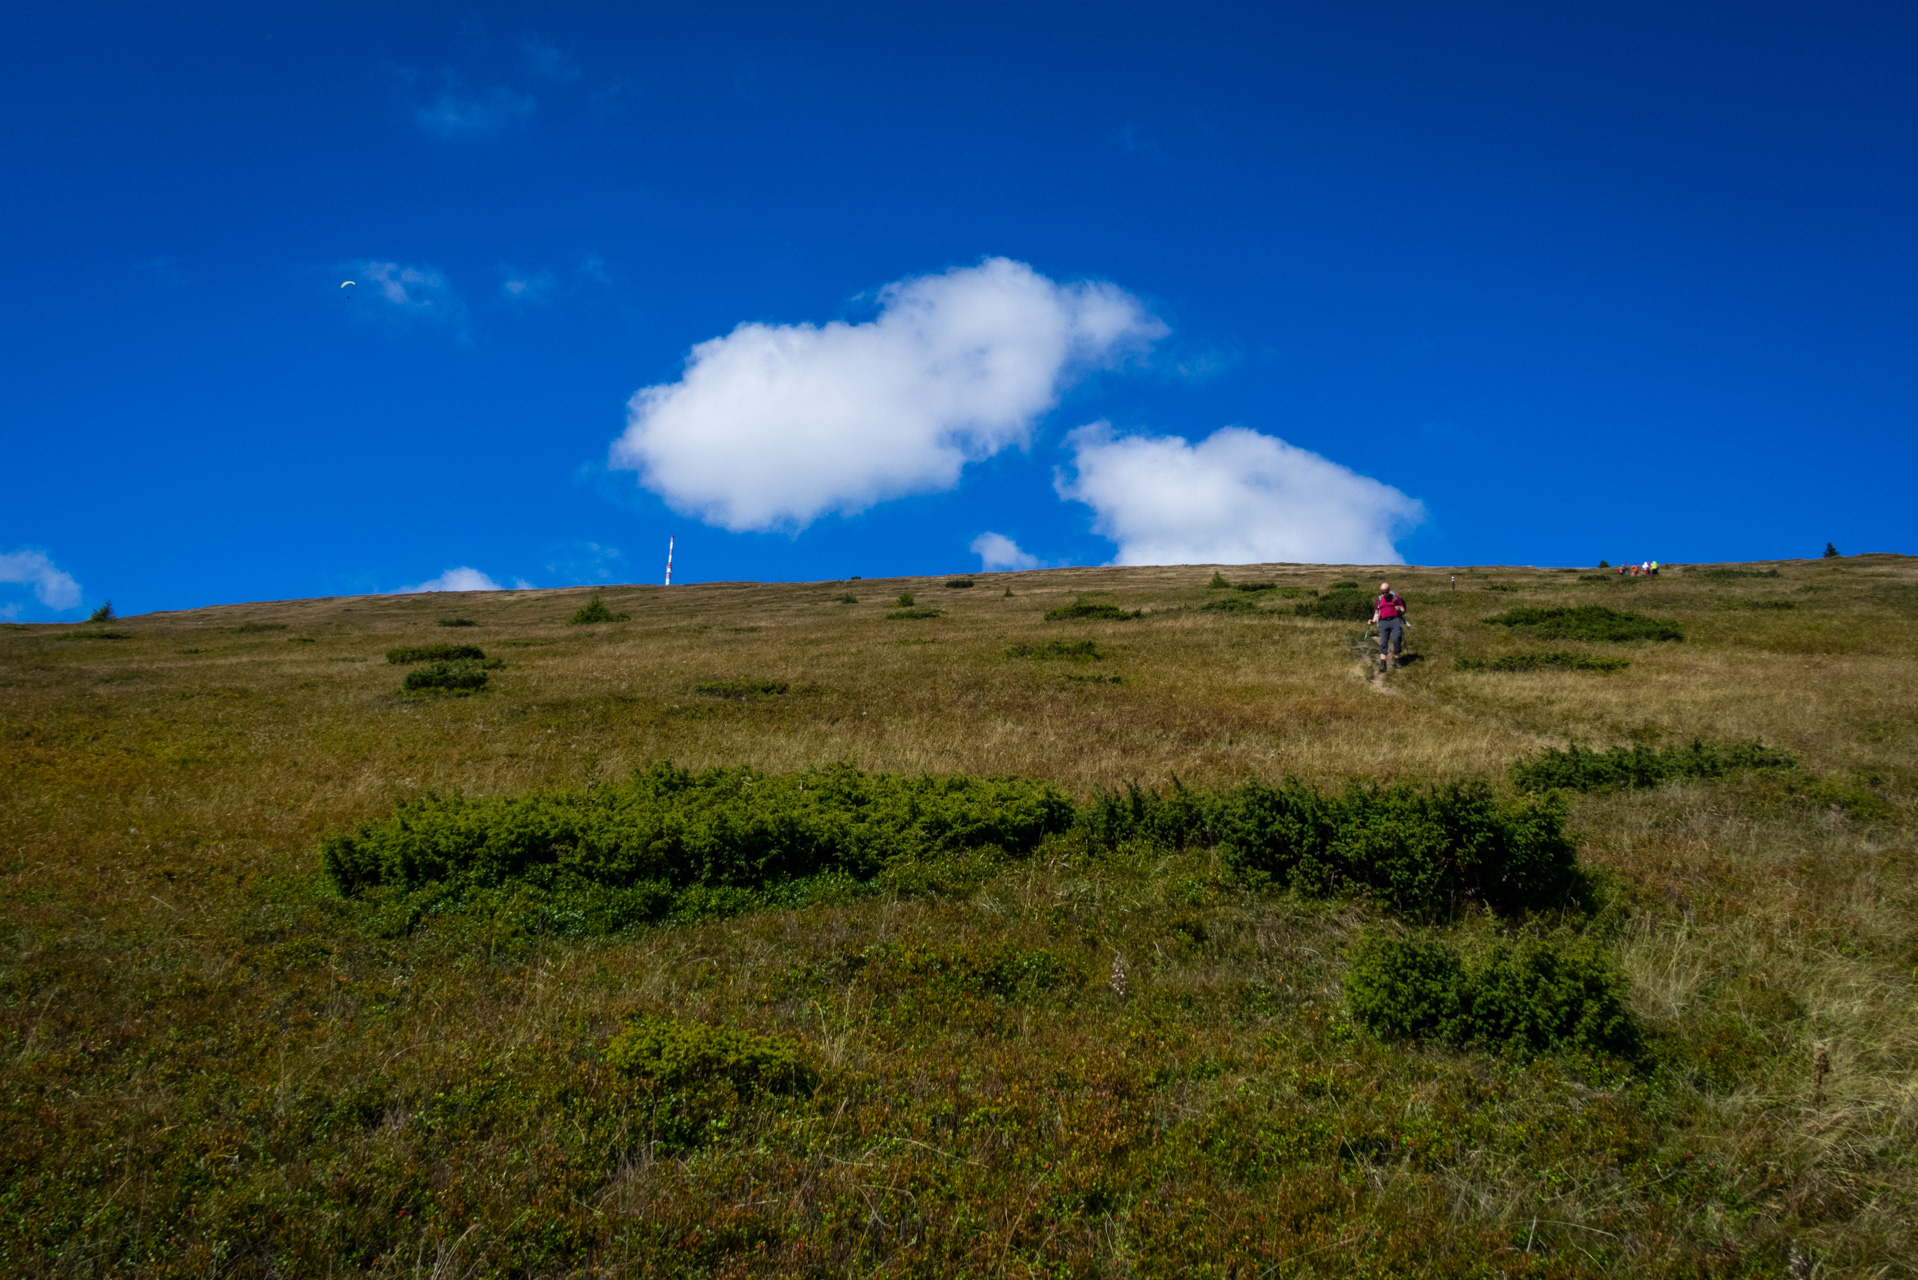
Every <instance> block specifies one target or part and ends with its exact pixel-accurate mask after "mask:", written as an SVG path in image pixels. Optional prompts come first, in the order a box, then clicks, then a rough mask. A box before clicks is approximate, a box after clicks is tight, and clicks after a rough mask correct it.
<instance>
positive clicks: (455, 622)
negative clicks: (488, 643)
mask: <svg viewBox="0 0 1918 1280" xmlns="http://www.w3.org/2000/svg"><path fill="white" fill-rule="evenodd" d="M439 625H440V626H442V627H477V626H478V625H479V623H477V622H475V621H473V620H472V619H471V618H441V619H440V620H439Z"/></svg>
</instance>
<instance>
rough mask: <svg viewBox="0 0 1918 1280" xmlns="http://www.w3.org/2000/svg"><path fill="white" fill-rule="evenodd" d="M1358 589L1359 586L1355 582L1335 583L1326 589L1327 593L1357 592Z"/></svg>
mask: <svg viewBox="0 0 1918 1280" xmlns="http://www.w3.org/2000/svg"><path fill="white" fill-rule="evenodd" d="M1358 589H1359V584H1358V583H1356V582H1335V583H1333V584H1332V585H1331V586H1329V587H1327V588H1326V590H1327V591H1357V590H1358Z"/></svg>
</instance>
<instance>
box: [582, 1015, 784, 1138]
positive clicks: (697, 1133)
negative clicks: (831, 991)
mask: <svg viewBox="0 0 1918 1280" xmlns="http://www.w3.org/2000/svg"><path fill="white" fill-rule="evenodd" d="M606 1064H607V1065H608V1066H609V1067H611V1068H612V1069H613V1070H614V1071H615V1072H616V1073H618V1074H619V1075H621V1076H624V1077H625V1078H627V1079H628V1080H631V1081H632V1082H633V1083H634V1085H635V1086H637V1088H638V1089H639V1090H640V1092H641V1098H642V1101H641V1105H640V1107H639V1114H638V1117H637V1119H638V1121H639V1124H640V1126H641V1127H642V1129H643V1131H644V1132H645V1133H646V1136H647V1137H649V1138H650V1139H651V1140H652V1141H654V1142H656V1143H659V1144H661V1145H662V1146H664V1147H665V1148H666V1149H667V1150H675V1149H685V1148H688V1147H695V1146H699V1145H701V1144H702V1143H704V1142H706V1141H708V1140H709V1139H712V1138H716V1137H719V1136H721V1135H723V1134H724V1133H725V1132H726V1131H728V1130H729V1129H731V1128H732V1127H733V1124H734V1123H735V1116H736V1115H737V1113H738V1112H739V1110H740V1108H741V1107H742V1106H744V1105H746V1104H747V1103H750V1102H752V1101H753V1100H754V1099H756V1098H758V1097H761V1096H764V1095H786V1096H801V1097H803V1096H805V1095H808V1094H811V1093H812V1092H813V1090H814V1089H815V1088H817V1087H818V1083H819V1075H818V1072H817V1071H815V1070H814V1069H813V1067H812V1065H811V1064H810V1063H809V1062H808V1061H807V1055H806V1052H805V1049H804V1046H803V1045H801V1044H800V1042H799V1041H797V1040H794V1039H792V1038H790V1037H787V1036H780V1035H762V1034H760V1033H758V1032H755V1031H745V1030H741V1029H738V1028H734V1027H715V1026H710V1025H708V1024H706V1023H703V1022H690V1021H686V1020H684V1019H680V1018H673V1017H667V1016H663V1015H659V1014H645V1015H642V1016H640V1017H638V1018H636V1019H634V1020H633V1021H632V1022H630V1023H628V1024H627V1026H626V1027H625V1029H624V1030H622V1031H621V1032H620V1033H619V1034H618V1035H616V1036H614V1037H613V1039H612V1040H611V1041H610V1042H609V1043H608V1044H607V1046H606Z"/></svg>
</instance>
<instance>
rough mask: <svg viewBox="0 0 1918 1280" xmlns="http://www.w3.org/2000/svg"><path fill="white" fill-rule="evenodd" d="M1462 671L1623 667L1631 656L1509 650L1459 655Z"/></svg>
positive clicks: (1627, 664) (1577, 669) (1458, 664)
mask: <svg viewBox="0 0 1918 1280" xmlns="http://www.w3.org/2000/svg"><path fill="white" fill-rule="evenodd" d="M1456 665H1457V667H1458V669H1459V670H1460V671H1606V672H1610V671H1623V670H1624V669H1625V668H1627V667H1629V666H1631V665H1632V663H1631V659H1629V658H1600V657H1596V656H1594V655H1592V654H1589V653H1564V652H1561V651H1557V650H1554V651H1553V652H1551V653H1508V654H1504V655H1503V656H1501V657H1497V658H1459V659H1457V661H1456Z"/></svg>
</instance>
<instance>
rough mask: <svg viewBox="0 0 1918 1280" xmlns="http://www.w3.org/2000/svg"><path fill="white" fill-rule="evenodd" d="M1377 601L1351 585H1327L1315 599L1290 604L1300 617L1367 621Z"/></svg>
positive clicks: (1331, 620)
mask: <svg viewBox="0 0 1918 1280" xmlns="http://www.w3.org/2000/svg"><path fill="white" fill-rule="evenodd" d="M1376 604H1377V602H1376V601H1374V600H1373V599H1372V597H1371V596H1369V595H1367V594H1365V593H1364V592H1363V591H1359V590H1357V589H1356V588H1352V587H1343V586H1334V587H1328V588H1327V589H1326V590H1325V592H1324V594H1322V595H1320V596H1319V597H1318V598H1317V599H1315V600H1307V601H1305V602H1304V603H1303V604H1297V605H1294V606H1292V611H1293V612H1294V613H1296V614H1298V616H1299V617H1301V618H1322V619H1325V620H1326V621H1329V622H1368V621H1370V620H1371V617H1372V610H1373V608H1374V607H1375V606H1376Z"/></svg>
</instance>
